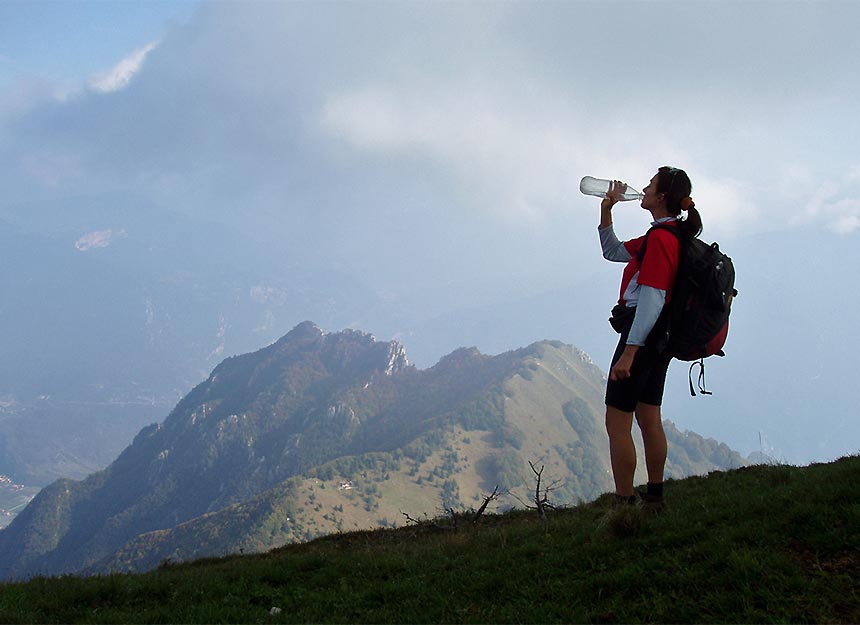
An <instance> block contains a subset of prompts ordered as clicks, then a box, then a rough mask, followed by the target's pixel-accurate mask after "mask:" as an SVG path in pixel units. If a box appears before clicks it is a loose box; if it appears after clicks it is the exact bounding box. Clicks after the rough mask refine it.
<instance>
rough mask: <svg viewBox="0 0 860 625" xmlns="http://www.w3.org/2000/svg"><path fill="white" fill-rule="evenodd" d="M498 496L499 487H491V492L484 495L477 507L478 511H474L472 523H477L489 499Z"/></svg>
mask: <svg viewBox="0 0 860 625" xmlns="http://www.w3.org/2000/svg"><path fill="white" fill-rule="evenodd" d="M498 498H499V487H498V485H496V487H495V488H494V489H493V492H492V493H490V494H489V495H488V496H486V497H484V503H482V504H481V507H480V508H478V511H477V512H476V513H475V516H473V517H472V525H476V524H477V523H478V519H480V518H481V515H482V514H484V511H485V510H486V509H487V506H488V505H489V504H490V502H491V501H494V500H496V499H498Z"/></svg>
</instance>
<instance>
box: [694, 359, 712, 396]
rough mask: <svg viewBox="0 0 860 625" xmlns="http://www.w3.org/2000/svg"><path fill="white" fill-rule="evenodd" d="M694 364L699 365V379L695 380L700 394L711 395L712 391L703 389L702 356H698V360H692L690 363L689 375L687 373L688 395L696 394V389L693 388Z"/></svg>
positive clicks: (703, 363) (703, 370) (703, 364)
mask: <svg viewBox="0 0 860 625" xmlns="http://www.w3.org/2000/svg"><path fill="white" fill-rule="evenodd" d="M696 365H699V379H698V380H697V383H698V386H699V393H700V394H701V395H713V393H712V392H711V391H706V390H705V359H704V358H699V359H698V360H696V361H694V362H693V364H691V365H690V375H689V381H690V395H691V396H692V397H695V396H696V391H695V390H694V389H693V367H695V366H696Z"/></svg>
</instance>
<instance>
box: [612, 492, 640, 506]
mask: <svg viewBox="0 0 860 625" xmlns="http://www.w3.org/2000/svg"><path fill="white" fill-rule="evenodd" d="M636 503H637V498H636V495H635V494H633V495H630V496H629V497H625V496H623V495H619V494H618V493H615V495H614V499H613V500H612V507H613V508H623V507H624V506H635V505H636Z"/></svg>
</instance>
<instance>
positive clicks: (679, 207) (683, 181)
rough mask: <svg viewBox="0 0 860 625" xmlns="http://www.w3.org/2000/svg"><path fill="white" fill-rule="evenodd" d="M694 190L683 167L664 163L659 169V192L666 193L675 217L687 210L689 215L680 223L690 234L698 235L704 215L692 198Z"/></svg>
mask: <svg viewBox="0 0 860 625" xmlns="http://www.w3.org/2000/svg"><path fill="white" fill-rule="evenodd" d="M692 190H693V184H692V183H691V182H690V177H689V176H688V175H687V172H685V171H684V170H683V169H678V168H677V167H669V166H667V165H664V166H663V167H661V168H660V169H658V170H657V193H664V194H665V195H666V209H667V210H668V211H669V212H670V213H671V214H672V215H674V216H675V217H680V216H681V213H682V212H683V211H685V210H686V211H687V216H686V217H684V218H682V219H679V220H678V223H679V224H680V226H681V227H682V228H683V229H684V230H685V231H686V232H687V233H688V234H690V235H692V236H694V237H697V236H699V235H700V234H701V233H702V216H701V215H700V214H699V211H698V210H696V205H695V204H694V203H693V201H692V199H691V198H690V193H691V192H692Z"/></svg>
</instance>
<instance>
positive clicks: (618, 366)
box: [609, 345, 639, 382]
mask: <svg viewBox="0 0 860 625" xmlns="http://www.w3.org/2000/svg"><path fill="white" fill-rule="evenodd" d="M638 350H639V348H638V347H637V346H636V345H628V346H627V347H625V348H624V351H623V352H621V357H620V358H619V359H618V361H617V362H616V363H615V364H614V365H613V366H612V371H610V372H609V379H610V380H612V381H613V382H618V381H620V380H626V379H627V378H629V377H630V370H631V369H632V368H633V359H634V358H635V357H636V352H637V351H638Z"/></svg>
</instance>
